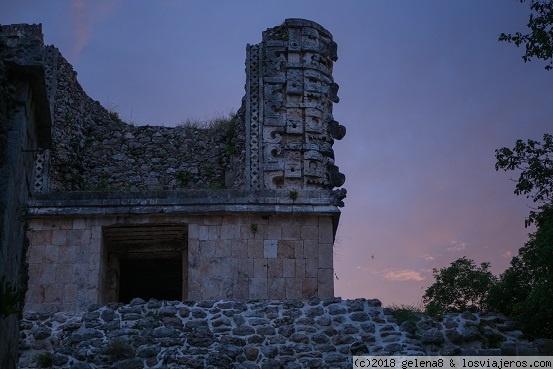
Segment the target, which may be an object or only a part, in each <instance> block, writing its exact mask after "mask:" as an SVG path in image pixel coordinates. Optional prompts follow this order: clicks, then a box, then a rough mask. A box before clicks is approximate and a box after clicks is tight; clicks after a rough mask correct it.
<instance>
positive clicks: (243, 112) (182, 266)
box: [0, 19, 553, 369]
mask: <svg viewBox="0 0 553 369" xmlns="http://www.w3.org/2000/svg"><path fill="white" fill-rule="evenodd" d="M336 60H337V47H336V44H335V43H334V42H333V41H332V36H331V35H330V33H329V32H328V31H327V30H325V29H324V28H323V27H321V26H320V25H318V24H316V23H313V22H310V21H306V20H302V19H287V20H286V21H285V22H284V23H283V24H282V25H280V26H278V27H275V28H271V29H268V30H267V31H265V32H263V39H262V42H261V43H259V44H257V45H248V46H247V49H246V93H245V97H244V99H243V101H242V106H241V107H240V109H239V110H238V111H237V113H236V114H235V115H234V116H232V117H231V118H230V119H228V120H224V119H221V120H218V121H217V122H215V123H213V124H212V125H211V126H209V127H204V128H200V127H196V126H194V125H184V126H179V127H175V128H167V127H158V126H133V125H129V124H127V123H124V122H122V121H121V120H120V119H119V116H118V115H117V114H116V113H114V112H109V111H107V110H106V109H104V108H103V107H102V106H101V105H100V104H99V103H98V102H96V101H94V100H92V99H91V98H90V97H88V96H87V95H86V94H85V92H84V91H83V90H82V88H81V86H80V85H79V83H78V82H77V79H76V76H77V74H76V73H75V72H74V71H73V69H72V67H71V65H70V64H69V63H68V62H67V61H66V60H65V59H64V58H63V56H62V55H61V54H60V52H59V51H58V50H57V49H56V48H55V47H53V46H45V45H44V44H43V36H42V30H41V26H40V25H26V24H18V25H8V26H0V251H1V252H0V342H1V343H2V344H0V367H1V368H6V369H11V368H15V367H19V368H36V367H37V365H38V366H42V364H40V363H39V362H37V361H36V360H35V359H36V358H40V357H42V359H43V360H46V359H48V358H49V359H48V360H51V363H52V364H53V366H54V367H56V368H62V369H69V368H88V369H91V368H104V367H110V368H112V367H117V368H153V367H164V368H165V367H167V368H169V367H170V368H181V367H192V368H203V367H210V368H215V367H217V368H231V367H232V368H244V369H249V368H258V367H264V368H265V367H266V368H282V367H286V368H351V366H352V356H353V355H369V354H370V355H426V354H431V355H438V354H439V355H540V354H542V355H544V354H548V355H551V354H552V353H553V340H535V341H534V342H532V343H530V342H528V340H527V339H526V338H525V336H524V334H523V333H522V332H520V331H519V330H518V329H517V327H516V324H515V322H513V321H511V320H509V319H508V318H506V317H504V316H499V315H493V314H489V313H486V312H482V313H479V314H472V313H469V312H465V313H462V314H448V315H446V316H441V317H435V318H430V317H424V316H421V317H419V318H418V321H412V320H407V321H405V322H398V320H397V319H396V317H395V316H394V314H393V312H392V311H391V309H388V308H382V306H381V303H380V301H378V300H366V299H364V298H359V299H356V300H342V299H340V298H336V297H333V294H334V287H333V275H334V273H333V243H334V237H335V233H336V228H337V225H338V221H339V217H340V210H339V209H338V208H339V207H341V206H343V202H342V200H343V198H344V197H345V195H346V191H345V190H344V189H335V188H339V187H341V186H342V185H343V183H344V180H345V177H344V175H343V174H341V173H340V172H339V170H338V167H337V166H336V165H335V162H334V154H333V150H332V145H333V143H334V140H335V139H338V140H339V139H341V138H342V137H343V136H344V134H345V128H344V127H343V126H342V125H340V124H339V123H338V122H337V121H335V120H334V117H333V115H332V104H333V103H336V102H338V97H337V90H338V85H336V84H335V83H334V81H333V79H332V65H333V62H335V61H336ZM10 286H20V287H19V288H17V290H19V291H21V292H22V293H12V292H13V291H14V290H13V288H11V287H10ZM8 295H10V296H8ZM7 297H11V298H10V299H8V298H7ZM17 299H19V304H17V301H14V300H17ZM131 300H132V301H131ZM190 300H193V301H190ZM127 303H128V304H127ZM21 307H23V310H24V311H23V312H24V313H23V314H22V313H21V311H19V314H18V310H20V308H21ZM20 333H21V334H20ZM114 345H115V346H114ZM113 347H119V354H122V353H124V355H122V356H121V355H119V356H117V355H115V356H114V354H113ZM123 349H124V351H121V350H123ZM110 350H112V353H111V354H110ZM18 351H19V353H18ZM114 361H116V363H115V364H113V363H114ZM43 364H44V362H43Z"/></svg>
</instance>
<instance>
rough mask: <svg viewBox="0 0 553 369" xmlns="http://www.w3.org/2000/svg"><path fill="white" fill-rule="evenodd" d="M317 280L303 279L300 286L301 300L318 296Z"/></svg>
mask: <svg viewBox="0 0 553 369" xmlns="http://www.w3.org/2000/svg"><path fill="white" fill-rule="evenodd" d="M317 287H318V286H317V278H305V279H304V280H303V284H302V298H304V299H310V298H311V297H315V296H317V294H318V290H317Z"/></svg>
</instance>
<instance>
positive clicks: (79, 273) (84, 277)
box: [73, 263, 89, 289]
mask: <svg viewBox="0 0 553 369" xmlns="http://www.w3.org/2000/svg"><path fill="white" fill-rule="evenodd" d="M74 267H75V269H74V279H73V280H74V281H75V283H77V285H78V287H79V288H80V289H81V288H84V287H87V286H88V285H89V278H88V277H89V271H88V264H84V263H77V264H74Z"/></svg>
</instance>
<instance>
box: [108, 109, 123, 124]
mask: <svg viewBox="0 0 553 369" xmlns="http://www.w3.org/2000/svg"><path fill="white" fill-rule="evenodd" d="M109 117H110V119H111V120H113V121H114V122H120V121H121V118H120V117H119V113H118V112H116V111H110V112H109Z"/></svg>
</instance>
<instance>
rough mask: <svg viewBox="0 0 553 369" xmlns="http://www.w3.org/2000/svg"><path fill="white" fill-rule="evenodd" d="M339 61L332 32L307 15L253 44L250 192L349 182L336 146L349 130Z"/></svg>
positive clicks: (249, 85) (248, 144)
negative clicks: (337, 114) (343, 118)
mask: <svg viewBox="0 0 553 369" xmlns="http://www.w3.org/2000/svg"><path fill="white" fill-rule="evenodd" d="M336 60H338V55H337V45H336V43H335V42H334V41H332V35H331V34H330V32H328V31H327V30H326V29H324V28H323V27H321V26H320V25H318V24H317V23H314V22H311V21H307V20H304V19H286V20H285V21H284V23H283V24H282V25H280V26H278V27H275V28H270V29H268V30H266V31H265V32H263V41H262V42H261V43H259V44H257V45H248V46H247V56H246V189H248V190H263V189H288V188H289V189H332V188H334V187H340V186H342V185H343V184H344V181H345V176H344V175H343V174H342V173H340V171H339V170H338V167H337V166H336V165H335V164H334V152H333V150H332V145H333V142H334V140H335V139H336V140H340V139H342V138H343V137H344V135H345V133H346V129H345V127H344V126H342V125H340V124H339V123H338V122H337V121H335V120H334V117H333V116H332V104H333V103H337V102H338V101H339V98H338V96H337V92H338V85H337V84H336V83H335V82H334V80H333V78H332V65H333V63H334V62H335V61H336ZM342 192H345V190H342Z"/></svg>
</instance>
